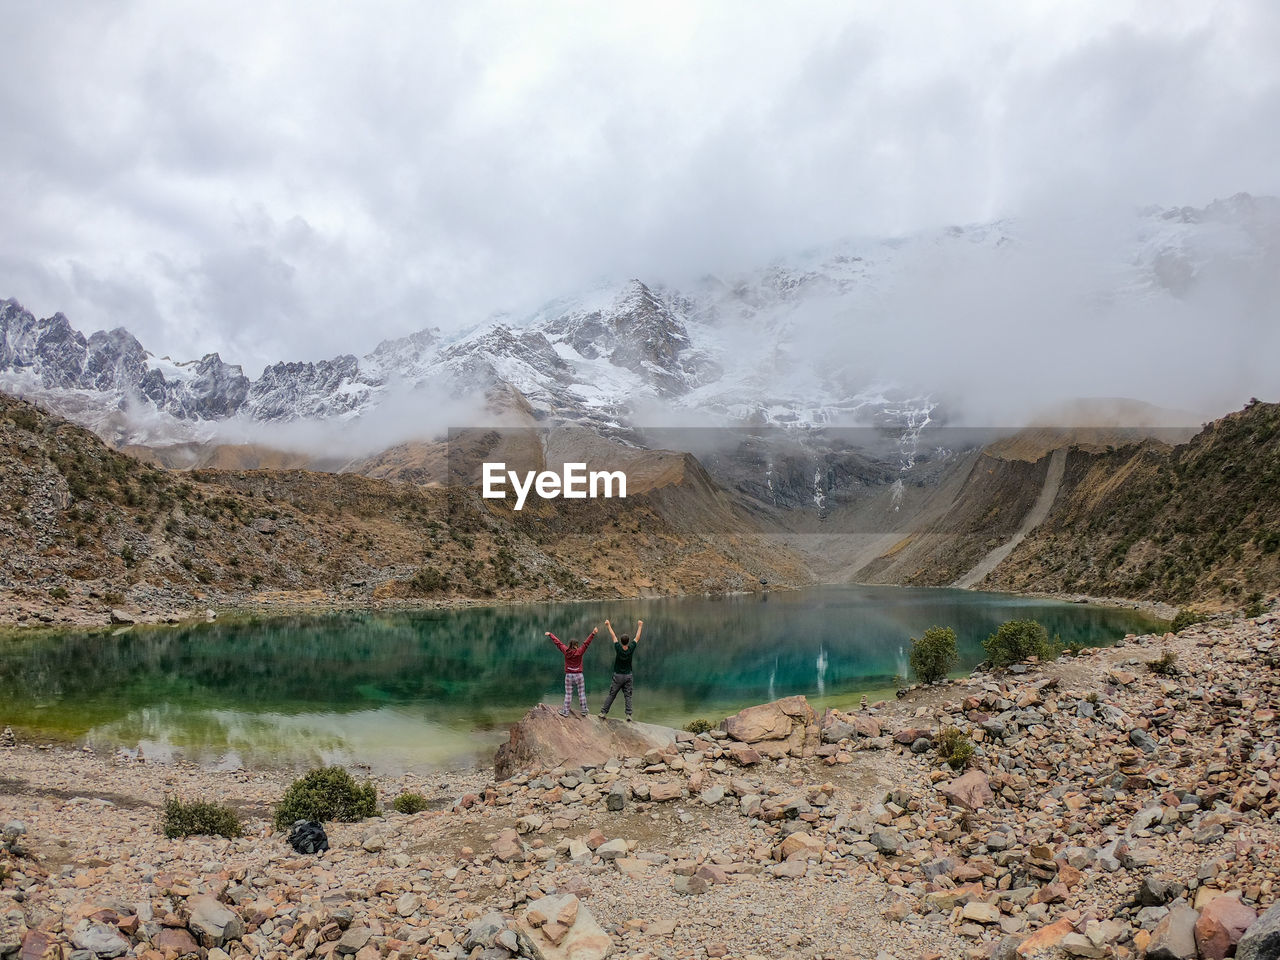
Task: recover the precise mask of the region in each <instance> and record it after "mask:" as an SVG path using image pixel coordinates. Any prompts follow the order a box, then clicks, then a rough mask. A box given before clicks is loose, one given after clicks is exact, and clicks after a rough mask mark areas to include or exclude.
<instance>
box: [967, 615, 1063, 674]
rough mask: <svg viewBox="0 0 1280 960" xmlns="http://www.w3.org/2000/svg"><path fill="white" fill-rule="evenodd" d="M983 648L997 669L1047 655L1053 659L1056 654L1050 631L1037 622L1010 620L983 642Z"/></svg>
mask: <svg viewBox="0 0 1280 960" xmlns="http://www.w3.org/2000/svg"><path fill="white" fill-rule="evenodd" d="M982 648H983V649H984V650H986V651H987V657H988V658H990V660H991V664H992V666H995V667H1007V666H1008V665H1009V664H1011V663H1020V662H1021V661H1023V660H1026V659H1027V658H1028V657H1040V656H1044V655H1045V654H1048V655H1049V658H1050V659H1052V657H1053V654H1054V650H1053V646H1052V644H1050V642H1049V631H1047V630H1046V629H1045V628H1044V626H1043V625H1041V624H1040V623H1037V622H1036V621H1035V620H1009V621H1007V622H1005V623H1002V624H1000V626H999V628H998V629H997V630H996V632H995V633H993V634H991V636H989V637H987V639H986V640H984V641H982Z"/></svg>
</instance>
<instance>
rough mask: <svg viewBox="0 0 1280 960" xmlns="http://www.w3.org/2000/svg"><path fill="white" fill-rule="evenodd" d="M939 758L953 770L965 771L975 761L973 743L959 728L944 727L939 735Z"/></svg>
mask: <svg viewBox="0 0 1280 960" xmlns="http://www.w3.org/2000/svg"><path fill="white" fill-rule="evenodd" d="M937 749H938V758H939V759H940V760H942V762H943V763H946V764H948V765H949V766H950V767H951V769H952V770H963V769H964V768H965V767H967V766H968V765H969V761H970V760H972V759H973V741H972V740H970V739H969V738H968V737H967V736H966V735H965V733H964V731H963V730H960V729H959V728H958V727H944V728H943V730H942V732H941V733H939V734H938V746H937Z"/></svg>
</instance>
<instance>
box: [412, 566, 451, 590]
mask: <svg viewBox="0 0 1280 960" xmlns="http://www.w3.org/2000/svg"><path fill="white" fill-rule="evenodd" d="M447 584H448V580H446V579H445V576H444V574H442V573H441V572H440V571H439V570H437V569H436V568H435V567H420V568H419V569H418V572H417V573H415V574H414V575H413V579H412V580H410V581H409V586H410V587H411V588H412V589H413V592H414V593H435V592H436V591H438V590H443V589H444V588H445V586H446V585H447Z"/></svg>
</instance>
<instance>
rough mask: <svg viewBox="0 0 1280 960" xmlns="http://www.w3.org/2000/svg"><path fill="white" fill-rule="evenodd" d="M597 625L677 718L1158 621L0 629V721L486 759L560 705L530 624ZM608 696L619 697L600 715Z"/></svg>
mask: <svg viewBox="0 0 1280 960" xmlns="http://www.w3.org/2000/svg"><path fill="white" fill-rule="evenodd" d="M605 617H609V618H611V619H612V620H613V622H614V629H615V630H617V631H618V633H619V634H621V633H624V632H628V633H629V632H631V631H632V630H633V628H634V625H635V620H636V618H638V617H643V618H644V620H645V629H644V636H643V638H642V640H641V642H640V644H639V646H638V649H637V652H636V654H635V687H636V690H635V703H636V718H637V719H639V720H647V721H651V722H656V723H667V724H671V725H673V726H681V725H683V724H684V723H686V722H688V721H689V720H690V719H693V718H695V717H704V718H707V719H711V720H718V719H720V718H721V717H724V716H725V715H727V714H728V713H730V712H733V711H735V710H737V709H739V708H741V707H743V706H746V705H749V704H753V703H760V702H763V701H766V700H769V699H772V698H775V697H781V696H787V695H790V694H797V693H800V694H805V695H806V696H808V697H809V698H810V700H811V702H813V704H814V705H815V707H817V708H819V709H820V708H821V707H823V706H825V705H847V704H849V703H851V702H854V701H856V698H857V697H858V695H859V694H860V693H862V692H867V691H870V692H873V693H876V692H878V693H880V694H881V695H891V693H889V691H890V690H891V689H892V687H893V686H894V684H895V682H896V680H895V678H896V677H899V676H903V675H905V674H906V672H907V666H906V656H907V652H908V651H909V649H910V638H911V637H913V636H919V635H920V634H921V632H922V631H924V630H925V629H927V628H928V627H930V626H933V625H935V624H936V625H942V626H950V627H953V628H954V629H955V631H956V633H957V635H958V637H959V641H960V652H961V667H962V668H964V669H965V670H967V669H970V668H972V666H973V665H974V664H976V663H978V662H979V661H981V660H982V659H983V651H982V647H981V643H982V640H983V639H985V638H986V637H987V636H988V635H989V634H990V633H992V632H993V631H994V630H995V629H996V627H997V626H999V624H1000V623H1002V622H1004V621H1005V620H1011V619H1025V618H1033V619H1036V620H1039V621H1040V622H1041V623H1043V624H1044V625H1045V626H1046V627H1047V628H1048V630H1049V633H1050V635H1053V634H1057V635H1059V636H1060V637H1061V639H1062V640H1063V641H1064V642H1070V643H1073V644H1087V645H1105V644H1108V643H1111V642H1114V641H1115V640H1116V639H1118V638H1120V637H1122V636H1123V635H1124V634H1125V633H1127V632H1146V631H1150V630H1152V629H1155V628H1157V627H1158V626H1159V625H1160V624H1159V623H1158V622H1156V621H1153V620H1150V619H1148V618H1146V617H1143V616H1141V615H1140V614H1138V613H1136V612H1135V611H1132V610H1124V609H1118V608H1111V607H1100V606H1087V605H1082V604H1071V603H1061V602H1057V601H1050V600H1040V599H1031V598H1024V597H1015V596H1008V595H1003V594H990V593H975V592H971V591H965V590H945V589H916V588H904V587H863V586H832V587H821V588H814V589H809V590H803V591H796V592H777V593H768V594H763V595H748V596H732V597H718V598H708V597H680V598H670V599H653V600H628V601H609V602H604V603H574V604H534V605H520V606H506V607H483V608H470V609H461V610H423V611H410V612H405V611H396V612H384V611H363V612H341V613H326V614H321V615H311V616H290V617H275V618H265V617H262V618H260V617H243V618H232V619H227V620H225V621H220V622H217V623H211V624H200V625H193V626H185V627H168V628H159V627H133V628H128V629H124V630H118V631H109V630H96V631H84V632H74V633H64V634H58V635H48V634H44V635H40V636H29V637H24V636H21V635H18V636H13V637H9V638H2V639H0V726H3V725H5V724H8V725H12V726H13V727H14V729H15V730H16V731H17V732H18V733H19V735H20V736H24V735H25V736H36V737H44V738H52V739H58V740H63V741H72V742H77V743H84V744H87V745H89V746H92V747H94V748H98V749H125V750H130V751H139V752H141V753H142V754H144V755H145V756H147V757H148V758H149V759H153V760H166V759H170V758H173V757H178V756H180V757H184V758H186V759H191V760H197V761H199V762H203V763H209V764H212V765H219V766H226V767H238V766H257V765H272V766H287V767H290V766H291V767H303V766H306V765H311V764H316V763H322V762H323V763H330V762H332V763H344V764H356V763H361V764H367V765H368V766H369V767H371V768H372V769H373V770H375V771H378V772H382V773H395V772H399V771H404V770H414V771H419V772H423V771H426V770H429V769H432V768H439V767H449V766H457V765H462V764H465V763H470V762H480V763H484V762H487V761H488V759H490V758H491V756H492V751H493V749H494V748H495V747H496V745H497V744H498V743H499V742H500V741H501V740H503V739H505V733H506V727H507V725H509V724H510V723H512V722H513V721H515V720H517V719H519V717H520V716H521V715H522V714H523V713H524V711H526V710H527V709H528V708H529V707H530V706H532V705H533V704H535V703H537V702H538V701H544V702H546V703H552V704H558V703H559V702H560V701H561V700H562V698H563V690H564V687H563V660H562V658H561V655H560V653H559V652H558V651H557V650H556V649H555V648H554V647H553V646H552V644H551V642H550V641H548V640H547V639H546V638H545V637H543V631H545V630H551V631H552V632H554V633H556V634H557V635H559V636H560V637H561V638H562V639H566V640H567V639H568V638H570V637H573V636H578V637H585V636H586V635H587V633H588V632H589V631H590V629H591V627H592V626H594V625H596V624H601V625H602V624H603V621H604V618H605ZM602 633H603V634H604V636H603V639H602V638H601V637H597V638H596V641H595V643H594V644H593V645H592V647H591V649H590V650H588V651H587V655H586V671H585V674H586V683H587V694H588V704H589V706H590V708H591V710H592V711H593V712H595V711H598V710H599V707H600V704H601V701H602V699H603V697H604V694H605V693H606V691H607V689H608V684H609V678H610V674H611V670H612V665H613V654H612V648H611V645H610V643H609V641H608V635H607V632H604V631H603V628H602ZM574 706H575V709H576V707H577V704H576V703H575V705H574ZM622 707H623V705H622V698H621V696H619V698H618V702H617V703H616V704H615V705H614V708H613V710H612V711H611V715H612V716H614V717H617V718H621V717H622V716H623V709H622Z"/></svg>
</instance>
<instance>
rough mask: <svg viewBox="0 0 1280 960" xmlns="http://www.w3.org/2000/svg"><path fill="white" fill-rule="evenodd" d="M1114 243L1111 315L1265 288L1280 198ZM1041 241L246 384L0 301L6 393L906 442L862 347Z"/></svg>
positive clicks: (760, 283) (169, 427)
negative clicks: (435, 398) (790, 430)
mask: <svg viewBox="0 0 1280 960" xmlns="http://www.w3.org/2000/svg"><path fill="white" fill-rule="evenodd" d="M1121 240H1122V242H1120V243H1119V244H1118V245H1117V244H1116V242H1115V237H1114V236H1112V237H1110V238H1109V245H1108V246H1107V249H1108V254H1107V255H1108V256H1110V257H1111V261H1110V263H1109V267H1108V270H1109V276H1108V277H1107V279H1106V280H1105V282H1104V283H1103V288H1102V289H1099V290H1097V291H1093V293H1096V294H1097V295H1099V296H1104V297H1107V298H1111V299H1113V300H1114V299H1115V298H1125V297H1127V298H1151V297H1168V298H1182V297H1186V296H1188V295H1189V294H1190V293H1191V292H1193V291H1194V289H1195V288H1196V285H1197V283H1198V282H1199V281H1200V280H1201V278H1203V277H1209V276H1212V275H1213V274H1214V272H1215V271H1216V270H1219V268H1221V267H1222V265H1223V264H1224V263H1225V264H1228V265H1229V266H1230V269H1231V270H1236V271H1239V270H1241V269H1243V270H1246V271H1251V272H1252V273H1255V274H1256V273H1259V272H1261V273H1265V274H1267V275H1274V274H1275V273H1276V272H1277V271H1276V270H1275V268H1276V266H1277V265H1280V200H1276V199H1273V198H1254V197H1250V196H1248V195H1245V194H1241V195H1238V196H1236V197H1232V198H1230V199H1229V200H1224V201H1216V202H1214V203H1212V204H1210V205H1209V206H1208V207H1205V208H1203V209H1195V208H1188V207H1183V208H1175V209H1148V210H1144V211H1141V212H1140V214H1139V215H1138V216H1137V217H1136V219H1134V220H1131V221H1130V226H1129V228H1128V235H1127V236H1126V237H1123V238H1121ZM1036 242H1037V240H1036V238H1035V236H1034V234H1033V233H1032V232H1028V231H1026V230H1024V225H1022V224H1019V223H1018V222H1016V221H999V222H995V223H991V224H985V225H978V226H971V227H964V228H960V227H953V228H949V229H947V230H944V231H940V232H934V233H925V234H919V235H915V236H911V237H907V238H901V239H891V240H875V241H848V242H843V243H839V244H835V245H832V246H828V247H825V248H822V249H818V250H814V251H809V252H807V253H804V254H802V255H798V256H795V257H791V258H788V259H785V260H780V261H777V262H775V263H772V264H769V265H768V266H766V267H765V268H763V269H759V270H754V271H746V272H743V273H741V274H739V275H734V276H706V277H703V278H702V279H701V280H699V281H697V282H695V283H691V284H685V285H684V286H683V288H682V289H677V288H675V287H672V286H667V285H663V284H661V283H657V282H642V281H641V280H638V279H633V280H629V281H627V282H624V283H620V284H604V285H601V286H599V287H596V288H594V289H592V290H589V291H587V292H585V293H582V294H578V295H574V296H569V297H564V298H561V299H558V300H555V301H552V302H551V303H548V304H546V305H545V306H543V307H542V308H541V309H539V310H537V311H535V312H533V313H532V314H530V315H528V316H525V317H523V318H520V319H518V320H513V319H511V318H510V317H503V318H501V319H495V320H491V321H488V322H485V323H482V324H480V325H478V326H476V327H474V328H472V329H471V330H469V331H467V332H466V333H463V334H460V335H456V336H452V337H445V336H442V335H441V333H440V332H439V331H437V330H423V331H421V332H418V333H415V334H412V335H410V336H407V337H402V338H400V339H396V340H388V341H384V342H383V343H381V344H379V345H378V346H377V347H376V348H375V349H374V350H373V351H372V352H371V353H368V354H366V355H364V356H362V357H356V356H355V355H344V356H340V357H335V358H334V359H332V360H324V361H320V362H301V363H300V362H292V363H291V362H280V363H276V364H273V365H272V366H269V367H267V368H266V369H265V370H264V371H263V373H262V375H261V376H260V377H258V378H257V379H254V380H251V379H250V378H248V377H246V376H245V374H244V372H243V370H242V369H241V367H239V366H237V365H235V364H230V363H226V362H225V361H223V360H222V358H221V357H220V356H219V355H218V354H216V353H212V354H209V355H207V356H205V357H203V358H201V359H199V360H193V361H186V362H175V361H173V360H170V359H168V358H158V357H156V356H155V355H153V354H152V353H150V352H148V351H147V350H146V349H145V348H144V347H143V345H142V344H141V343H139V342H138V340H137V339H136V338H135V337H134V336H133V335H132V334H131V333H129V331H127V330H125V329H123V328H116V329H114V330H111V331H98V332H96V333H93V334H91V335H89V336H87V337H86V336H85V335H84V334H82V333H81V332H79V331H77V330H75V329H74V328H73V327H72V325H71V323H70V321H69V320H68V319H67V318H66V317H65V316H63V315H62V314H61V313H58V314H55V315H54V316H52V317H49V318H45V319H37V318H36V317H35V316H33V315H32V314H31V313H30V312H28V311H26V310H24V309H23V308H22V307H21V306H20V305H19V304H18V303H17V302H16V301H14V300H7V301H0V388H3V389H7V390H9V391H11V392H15V393H21V394H23V395H26V396H30V397H35V398H41V399H44V400H45V401H46V402H49V403H51V404H52V405H54V406H55V407H57V408H58V409H59V410H60V412H64V413H67V414H68V415H70V416H72V417H73V418H74V419H78V420H81V421H82V422H85V423H87V424H88V425H89V426H91V427H95V428H98V427H100V426H101V424H102V423H103V422H105V421H106V419H107V418H108V417H109V418H110V419H111V423H112V424H113V426H112V429H113V430H115V431H116V433H117V436H115V437H113V439H115V440H117V441H118V442H119V441H125V442H133V441H143V442H151V443H155V442H160V441H163V440H164V439H166V436H167V437H169V438H170V439H193V438H196V439H203V438H208V437H209V436H212V435H213V434H214V433H216V431H217V427H218V425H219V424H221V423H224V422H227V421H235V422H238V423H254V422H272V423H277V422H289V421H297V420H320V421H325V420H333V419H340V420H351V419H353V418H362V417H369V418H373V417H376V416H377V411H378V409H379V407H380V406H381V405H383V404H384V403H385V402H386V401H387V400H388V399H389V398H391V397H392V396H406V395H407V396H408V397H410V398H412V397H413V396H414V391H417V390H424V389H428V388H430V389H431V390H433V391H434V390H438V389H441V388H443V389H444V390H446V391H448V392H449V393H451V394H453V395H456V396H478V395H483V394H484V393H486V392H493V391H502V390H514V391H517V392H518V393H519V394H520V395H522V396H523V397H524V398H525V400H527V401H528V404H529V407H530V408H531V409H532V410H533V411H534V414H535V416H537V417H539V418H540V419H542V420H543V421H545V422H551V423H554V422H562V421H563V422H572V423H580V424H586V425H590V426H593V427H595V428H597V429H600V430H603V431H624V430H628V429H630V428H631V427H634V426H637V425H639V426H645V425H647V424H648V423H649V422H651V421H652V420H653V419H654V418H658V419H662V418H667V419H670V420H672V421H674V422H693V421H695V420H697V418H714V421H715V422H718V423H725V424H733V423H738V424H753V425H779V426H782V425H798V426H805V425H825V424H850V423H877V422H881V421H884V420H885V419H888V420H889V421H892V422H900V423H902V424H904V425H911V426H912V428H913V429H918V426H919V424H920V423H921V422H922V419H925V420H927V419H928V413H929V411H931V410H932V409H933V408H934V401H933V400H931V399H929V397H928V390H927V385H921V384H913V383H911V382H909V380H908V379H906V378H903V377H902V376H900V374H901V373H902V372H901V371H895V372H893V378H894V380H896V382H893V381H892V380H888V379H886V371H883V370H877V369H866V368H865V365H864V364H863V360H862V357H861V355H860V350H859V343H860V338H864V339H865V338H869V337H870V335H871V334H872V333H873V332H874V331H876V330H880V331H882V332H883V331H889V332H892V331H893V330H894V329H895V325H897V326H901V325H903V324H906V323H909V322H910V319H911V318H910V317H904V316H901V315H900V314H901V313H902V312H903V311H904V309H908V308H904V307H903V298H902V296H901V293H902V291H903V290H910V289H912V288H913V286H926V285H927V284H928V283H929V282H930V278H931V277H932V276H933V274H934V272H935V270H936V268H937V265H938V264H939V263H940V262H945V263H947V264H949V265H950V268H951V269H953V270H956V269H960V270H964V269H969V268H970V267H971V266H972V267H973V268H974V269H981V270H987V271H989V272H990V273H991V274H992V275H994V276H999V275H1000V272H1001V270H1009V271H1013V270H1017V269H1019V261H1018V260H1017V259H1016V258H1017V257H1018V256H1019V255H1021V254H1022V253H1025V251H1026V250H1027V249H1028V248H1029V247H1032V246H1034V244H1035V243H1036ZM1113 247H1114V250H1112V248H1113ZM957 264H958V265H959V267H958V268H957V266H956V265H957ZM144 421H145V424H146V425H145V427H144V426H141V424H142V423H143V422H144ZM131 424H132V425H134V426H130V425H131ZM100 432H103V431H102V430H100Z"/></svg>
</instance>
